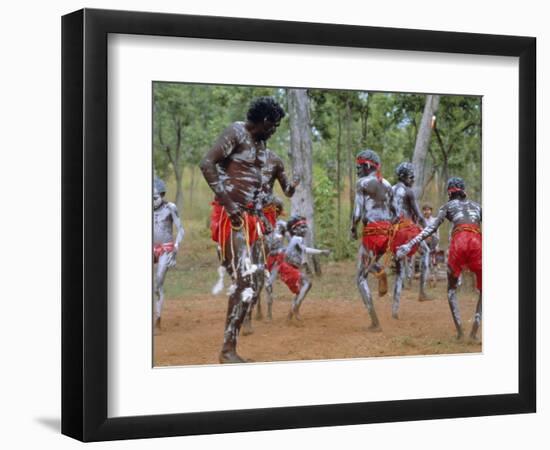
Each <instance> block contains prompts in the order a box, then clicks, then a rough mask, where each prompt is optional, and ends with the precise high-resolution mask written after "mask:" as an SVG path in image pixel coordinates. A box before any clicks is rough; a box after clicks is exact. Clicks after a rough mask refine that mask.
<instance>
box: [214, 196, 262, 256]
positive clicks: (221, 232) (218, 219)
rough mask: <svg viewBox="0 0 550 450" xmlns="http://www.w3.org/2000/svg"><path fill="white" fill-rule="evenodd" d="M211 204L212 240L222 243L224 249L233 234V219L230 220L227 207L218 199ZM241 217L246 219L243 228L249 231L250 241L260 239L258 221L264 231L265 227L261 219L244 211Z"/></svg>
mask: <svg viewBox="0 0 550 450" xmlns="http://www.w3.org/2000/svg"><path fill="white" fill-rule="evenodd" d="M211 205H212V214H211V216H210V233H211V236H212V240H213V241H214V242H217V243H218V244H220V246H221V247H222V249H223V246H224V245H225V243H226V242H227V240H228V239H229V236H230V234H231V221H230V220H229V216H228V215H227V212H226V211H225V208H224V207H223V206H222V205H221V204H220V203H219V202H218V201H217V200H214V201H213V202H212V203H211ZM241 217H242V218H243V219H244V223H243V228H244V230H245V231H247V232H248V242H249V244H250V245H252V244H254V242H256V239H258V231H257V229H256V223H259V224H260V229H261V230H262V232H263V231H264V229H265V227H264V225H263V223H262V222H261V220H260V219H259V218H258V217H257V216H255V215H253V214H249V213H247V212H243V213H242V215H241Z"/></svg>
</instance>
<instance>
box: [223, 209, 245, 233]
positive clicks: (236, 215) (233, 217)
mask: <svg viewBox="0 0 550 450" xmlns="http://www.w3.org/2000/svg"><path fill="white" fill-rule="evenodd" d="M227 215H228V216H229V220H230V221H231V225H232V226H233V228H235V229H240V228H241V227H242V226H243V222H244V219H243V218H242V216H241V213H240V211H238V210H237V211H233V212H228V213H227Z"/></svg>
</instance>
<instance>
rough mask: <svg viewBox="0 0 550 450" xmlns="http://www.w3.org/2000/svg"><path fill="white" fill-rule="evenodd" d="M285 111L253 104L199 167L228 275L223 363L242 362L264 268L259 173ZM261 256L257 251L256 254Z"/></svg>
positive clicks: (269, 102) (263, 101)
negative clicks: (241, 347) (240, 346)
mask: <svg viewBox="0 0 550 450" xmlns="http://www.w3.org/2000/svg"><path fill="white" fill-rule="evenodd" d="M284 116H285V112H284V110H283V109H282V107H281V106H280V105H279V104H278V103H277V102H276V101H275V100H274V99H273V98H271V97H260V98H258V99H256V100H254V101H253V102H252V103H251V105H250V108H249V110H248V113H247V119H246V121H244V122H235V123H233V124H231V125H230V126H229V127H227V128H226V129H225V130H224V131H223V133H222V134H221V136H220V137H219V138H218V140H217V142H216V143H215V144H214V146H213V147H212V148H211V149H210V150H209V151H208V153H207V154H206V156H205V157H204V158H203V160H202V161H201V164H200V168H201V171H202V173H203V175H204V178H205V179H206V182H207V183H208V185H209V186H210V188H211V189H212V191H214V194H215V199H214V202H213V203H212V216H211V225H210V226H211V233H212V239H213V240H214V241H215V242H217V243H218V245H219V249H220V256H221V260H222V262H223V265H224V267H225V269H226V270H227V272H228V273H229V274H230V275H231V278H232V285H231V287H230V288H229V300H228V307H227V317H226V321H225V331H224V339H223V345H222V349H221V352H220V355H219V361H220V362H221V363H242V362H246V361H245V359H243V358H241V357H240V356H239V355H238V354H237V338H238V335H239V332H240V329H241V326H242V323H243V320H244V318H245V316H246V314H247V312H248V310H249V308H251V307H252V305H253V301H254V299H256V298H257V293H258V275H257V272H258V270H259V266H261V265H262V264H264V263H265V262H264V261H261V260H260V259H259V258H260V257H261V255H258V252H255V251H253V247H254V243H255V242H256V240H257V239H258V238H259V237H260V236H261V235H262V234H263V233H265V232H269V231H270V224H269V222H268V221H267V219H266V218H265V216H264V214H263V207H264V205H263V204H262V195H261V192H262V170H263V168H264V166H265V164H266V161H267V151H266V141H267V140H268V139H269V138H270V137H271V136H272V135H273V133H275V131H276V129H277V127H278V126H279V124H280V121H281V120H282V119H283V118H284ZM260 253H261V252H260Z"/></svg>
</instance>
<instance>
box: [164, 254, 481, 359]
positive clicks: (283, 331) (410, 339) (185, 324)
mask: <svg viewBox="0 0 550 450" xmlns="http://www.w3.org/2000/svg"><path fill="white" fill-rule="evenodd" d="M323 270H324V274H323V277H322V278H314V279H313V283H314V286H313V289H312V290H311V292H310V293H309V295H308V297H307V298H306V300H305V302H304V303H303V305H302V308H301V314H302V319H303V320H302V322H300V323H299V324H296V323H291V324H289V323H288V322H287V320H286V317H287V313H288V311H289V308H290V302H291V300H292V294H291V293H290V292H289V291H288V289H287V288H286V286H284V285H282V284H280V282H277V284H276V286H275V302H274V305H273V321H271V322H269V321H267V320H266V319H265V318H264V319H263V320H257V319H255V313H253V327H254V333H253V334H251V335H249V336H243V335H241V336H240V337H239V341H238V351H239V353H240V354H241V356H243V357H245V358H248V359H251V360H253V361H257V362H261V361H293V360H294V361H295V360H311V359H343V358H362V357H373V356H397V355H432V354H456V353H472V352H481V343H480V342H471V341H469V340H468V339H465V340H464V341H457V340H456V339H455V337H454V336H455V329H454V325H453V322H452V319H451V314H450V311H449V306H448V303H447V299H446V282H445V281H440V282H438V283H437V286H436V287H435V288H431V289H429V290H428V292H429V295H430V296H432V297H433V300H432V301H429V302H418V301H417V298H418V281H416V280H415V281H413V284H412V287H411V288H410V289H406V290H404V291H403V295H402V299H401V309H400V318H399V320H395V319H392V317H391V298H392V297H391V292H390V293H388V294H387V295H386V296H384V297H382V298H378V296H377V295H376V294H375V295H374V297H375V307H376V310H377V313H378V317H379V319H380V323H381V325H382V331H381V332H378V333H373V332H369V331H367V326H368V325H369V323H370V321H369V317H368V313H367V311H366V309H365V307H364V306H363V303H362V302H361V300H360V297H359V293H358V291H357V288H356V286H355V283H354V280H353V265H350V264H341V263H330V264H327V265H326V266H325V267H324V269H323ZM390 281H391V283H390V290H391V286H392V283H393V279H392V278H390ZM226 284H228V283H226ZM465 284H467V283H465ZM458 295H459V302H460V311H461V314H462V320H463V323H464V324H465V332H466V334H467V333H468V332H469V329H470V327H471V320H472V317H473V313H474V309H475V305H476V301H477V293H475V292H474V291H473V290H471V289H469V288H467V286H463V287H462V288H461V292H459V294H458ZM262 307H263V308H262V309H263V312H264V315H265V305H264V304H262ZM226 308H227V297H226V295H225V294H221V295H219V296H213V295H210V294H206V295H205V294H200V293H197V294H194V295H187V296H185V298H169V299H167V300H166V301H165V305H164V310H163V316H162V331H161V333H160V334H159V335H157V336H155V337H154V365H155V366H173V365H197V364H217V363H218V353H219V351H220V348H221V344H222V339H223V325H224V320H225V313H226ZM481 335H482V330H480V333H479V336H481Z"/></svg>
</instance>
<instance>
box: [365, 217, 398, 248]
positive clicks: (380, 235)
mask: <svg viewBox="0 0 550 450" xmlns="http://www.w3.org/2000/svg"><path fill="white" fill-rule="evenodd" d="M391 233H392V224H391V222H385V221H383V222H369V223H368V224H367V225H364V226H363V246H364V247H365V248H366V249H367V250H370V251H372V252H373V253H374V255H375V256H378V255H383V254H384V253H386V250H387V248H388V241H389V239H390V235H391Z"/></svg>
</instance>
